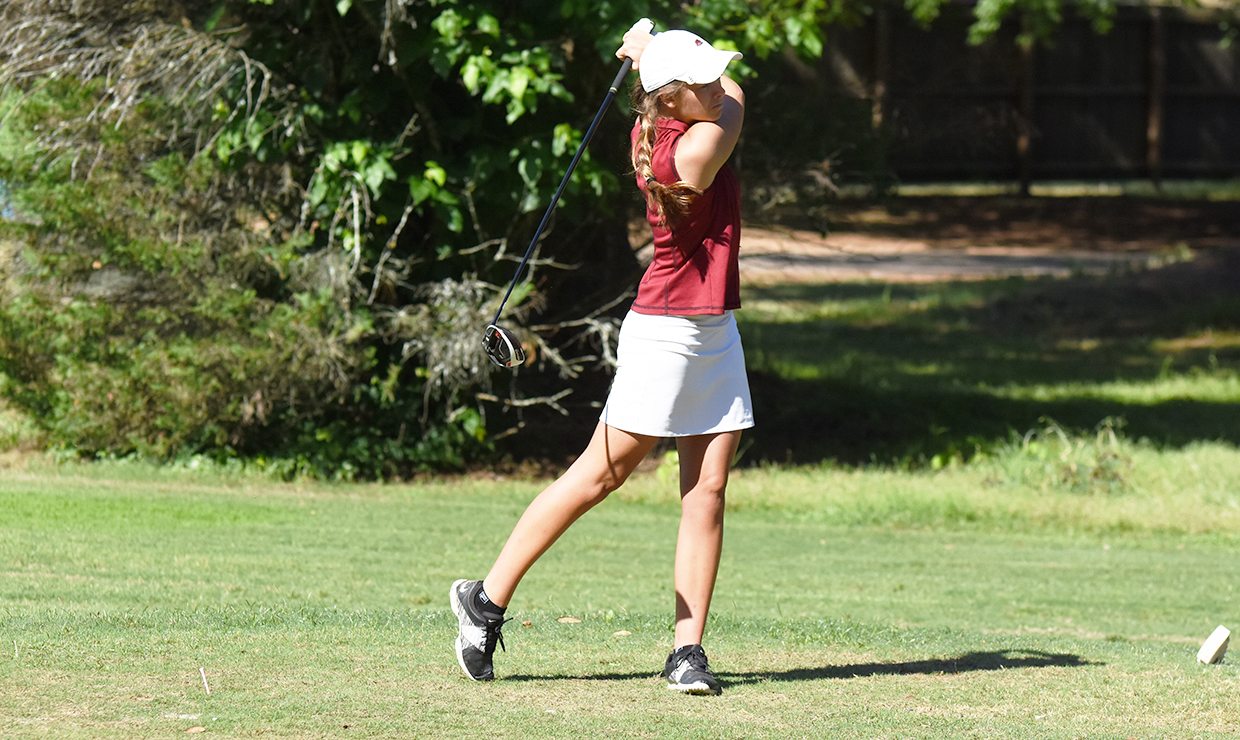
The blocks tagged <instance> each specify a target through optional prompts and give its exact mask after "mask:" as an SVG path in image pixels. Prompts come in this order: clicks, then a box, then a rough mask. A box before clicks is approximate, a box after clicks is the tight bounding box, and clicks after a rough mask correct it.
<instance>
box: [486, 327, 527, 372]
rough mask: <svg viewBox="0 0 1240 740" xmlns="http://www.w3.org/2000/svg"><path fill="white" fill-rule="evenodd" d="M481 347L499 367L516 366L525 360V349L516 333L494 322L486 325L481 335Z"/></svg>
mask: <svg viewBox="0 0 1240 740" xmlns="http://www.w3.org/2000/svg"><path fill="white" fill-rule="evenodd" d="M482 348H483V349H484V350H486V353H487V357H490V358H491V362H494V363H495V364H496V365H498V366H500V367H516V366H517V365H520V364H521V363H523V362H525V350H524V349H522V347H521V340H519V339H517V335H516V334H513V333H512V332H510V331H508V330H507V329H505V328H503V327H502V326H497V325H496V324H490V325H488V326H487V330H486V333H485V334H483V336H482Z"/></svg>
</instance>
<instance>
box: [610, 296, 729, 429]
mask: <svg viewBox="0 0 1240 740" xmlns="http://www.w3.org/2000/svg"><path fill="white" fill-rule="evenodd" d="M616 360H617V367H616V376H615V378H614V379H613V380H612V382H611V392H610V393H609V394H608V396H607V405H606V406H604V407H603V413H602V415H601V416H600V417H599V419H600V420H601V421H602V422H603V423H604V424H607V425H608V426H612V427H615V428H617V429H623V430H624V431H626V432H632V433H633V434H645V435H649V436H652V437H685V436H689V435H693V434H713V433H717V432H730V431H735V430H737V429H748V428H749V427H752V426H753V402H752V401H751V400H750V397H749V378H748V377H747V376H746V375H745V351H744V349H742V348H741V335H740V332H738V331H737V329H736V317H735V316H733V315H732V312H731V311H726V312H724V313H723V314H722V315H720V316H649V315H646V314H640V313H634V312H633V311H630V312H629V314H628V315H627V316H625V317H624V323H623V324H622V325H621V326H620V346H619V349H618V350H617V357H616Z"/></svg>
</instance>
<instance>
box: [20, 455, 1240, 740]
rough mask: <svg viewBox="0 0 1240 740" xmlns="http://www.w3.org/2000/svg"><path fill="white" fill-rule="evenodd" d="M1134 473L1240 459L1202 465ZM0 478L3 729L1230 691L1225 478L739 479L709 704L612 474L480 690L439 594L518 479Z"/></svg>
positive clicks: (704, 714)
mask: <svg viewBox="0 0 1240 740" xmlns="http://www.w3.org/2000/svg"><path fill="white" fill-rule="evenodd" d="M1194 454H1196V455H1197V456H1198V457H1195V458H1194V457H1193V455H1194ZM1202 456H1204V457H1202ZM1158 459H1159V460H1161V461H1162V463H1161V464H1162V465H1163V467H1164V469H1172V473H1174V467H1175V466H1176V465H1178V464H1183V465H1185V466H1187V467H1189V468H1191V467H1193V466H1197V467H1201V465H1202V464H1203V462H1205V461H1206V460H1207V459H1208V460H1211V461H1213V464H1215V465H1219V466H1228V464H1230V465H1229V467H1230V469H1231V470H1240V455H1237V453H1236V452H1235V451H1234V450H1231V449H1230V448H1226V447H1221V446H1220V447H1215V448H1211V449H1206V450H1198V451H1197V452H1196V453H1194V452H1192V451H1184V452H1176V453H1160V454H1159V455H1158ZM1149 464H1151V463H1149V462H1147V461H1146V459H1145V458H1143V457H1141V456H1140V455H1137V456H1136V458H1135V465H1136V466H1137V472H1138V473H1139V472H1140V469H1141V466H1142V465H1149ZM2 472H3V476H4V477H3V479H2V480H0V625H3V627H2V633H0V634H2V640H0V686H2V689H3V690H2V691H0V728H2V729H0V733H2V734H3V736H4V737H6V738H26V737H55V738H77V737H82V738H86V737H90V738H132V737H170V736H174V735H175V736H180V735H181V734H184V733H191V734H196V733H199V732H201V733H205V734H207V735H209V736H213V737H298V738H303V737H324V738H327V737H332V738H335V737H392V738H397V737H400V738H412V737H437V738H454V737H478V736H493V737H501V738H527V737H563V738H570V737H571V738H577V737H615V738H628V737H636V738H643V737H649V738H663V737H666V738H673V737H675V738H684V737H697V738H741V737H746V738H790V737H791V738H811V737H813V738H818V737H832V738H961V737H977V738H1081V737H1089V738H1141V739H1142V740H1144V739H1147V738H1234V737H1236V736H1237V733H1238V732H1240V672H1238V671H1237V669H1236V668H1235V665H1234V664H1233V663H1231V662H1227V663H1224V664H1222V665H1218V666H1201V665H1198V664H1197V663H1196V661H1195V655H1196V652H1197V648H1198V646H1199V645H1200V643H1201V641H1202V640H1204V639H1205V637H1206V636H1207V635H1208V634H1209V633H1210V631H1211V630H1213V629H1214V627H1215V626H1217V625H1218V624H1220V623H1222V624H1228V625H1229V626H1231V627H1232V628H1233V629H1235V628H1236V627H1237V626H1238V625H1240V598H1238V594H1237V589H1238V585H1240V558H1237V557H1236V554H1235V553H1236V545H1237V538H1236V536H1235V531H1236V529H1235V522H1236V514H1235V513H1234V510H1235V509H1236V503H1235V499H1234V497H1233V498H1231V499H1228V498H1226V497H1225V496H1222V497H1220V496H1219V495H1217V493H1216V489H1217V488H1218V486H1220V485H1229V484H1230V482H1231V478H1230V477H1227V478H1226V481H1225V482H1224V483H1220V482H1219V480H1216V479H1213V478H1212V479H1211V480H1210V481H1209V482H1208V484H1207V483H1199V486H1203V487H1201V488H1200V490H1198V489H1195V488H1193V487H1192V486H1191V485H1188V482H1187V481H1186V480H1185V479H1184V478H1183V477H1182V476H1181V478H1180V479H1181V481H1182V482H1184V483H1185V487H1186V488H1187V491H1186V492H1185V493H1183V494H1182V496H1181V497H1180V498H1177V499H1174V500H1173V505H1174V507H1177V509H1178V510H1184V512H1183V519H1182V520H1181V519H1177V518H1176V516H1174V515H1163V514H1160V513H1159V511H1160V510H1159V509H1157V508H1153V507H1156V506H1157V505H1160V504H1156V503H1155V499H1156V498H1158V499H1165V497H1160V496H1153V495H1151V496H1145V495H1144V494H1142V492H1141V491H1139V490H1137V491H1135V492H1129V493H1127V494H1122V495H1117V496H1113V497H1106V496H1102V497H1099V496H1088V495H1087V496H1082V495H1081V494H1074V493H1070V492H1068V493H1064V492H1059V493H1056V492H1048V491H1035V490H1023V489H1021V488H1019V486H995V485H994V484H993V483H987V482H986V481H987V480H988V476H991V475H992V473H987V472H985V471H979V470H975V469H974V468H972V467H965V468H958V469H954V470H948V471H942V472H939V473H892V472H882V471H873V472H865V471H842V470H832V469H822V470H817V469H815V470H808V469H800V470H790V471H779V470H770V469H766V470H750V471H741V472H739V473H738V474H737V478H736V481H735V483H734V486H733V488H734V491H735V495H734V496H733V498H732V502H733V503H732V508H733V510H732V511H730V512H729V514H728V522H727V534H726V545H725V554H724V562H723V565H722V569H721V575H720V580H719V586H718V589H717V592H716V601H715V605H714V609H713V618H712V622H711V624H710V628H709V634H708V638H707V642H708V644H707V649H708V652H709V655H710V657H711V661H712V664H713V667H714V668H715V669H716V671H717V672H718V673H719V674H720V677H721V679H722V680H723V682H724V686H725V690H724V694H723V696H722V697H719V698H703V697H684V696H679V695H675V694H672V692H669V691H667V690H666V689H665V688H664V684H663V681H662V679H661V678H659V677H658V671H659V670H660V669H661V667H662V661H663V658H664V657H665V655H666V652H667V650H668V649H669V647H670V640H671V610H672V607H671V604H672V593H671V587H670V581H671V555H672V548H673V540H674V536H675V529H676V524H677V518H678V511H677V508H676V507H675V504H674V501H673V495H672V493H671V491H670V490H669V489H670V487H671V485H672V484H671V483H670V482H669V481H668V479H667V477H666V476H660V475H654V474H644V475H643V476H641V477H640V478H639V479H636V480H634V481H631V485H630V486H629V487H628V488H626V489H624V491H623V492H622V493H624V495H617V496H613V498H612V499H611V500H609V501H607V502H606V503H604V504H603V505H601V506H600V507H599V508H598V509H596V510H595V511H594V512H591V514H589V515H588V516H587V517H586V518H584V519H583V520H582V521H581V522H579V524H578V525H577V526H576V527H575V528H574V529H573V530H571V531H570V532H569V534H568V535H566V536H565V538H564V539H563V540H561V542H560V543H558V544H557V545H556V546H555V547H554V548H553V549H552V550H551V552H550V553H548V555H547V556H546V557H545V558H544V559H543V560H542V561H540V562H539V563H538V564H537V565H536V566H535V568H534V570H532V571H531V573H530V574H529V576H528V577H527V579H526V581H525V582H524V583H523V585H522V589H521V590H520V591H519V592H518V595H517V597H516V600H515V601H514V603H513V605H512V608H511V609H510V612H509V613H510V616H512V617H514V621H512V622H510V623H509V624H508V625H507V627H506V628H505V635H506V642H507V652H501V653H497V660H496V665H497V673H498V674H499V676H500V679H499V680H498V681H495V682H493V683H490V684H477V683H472V682H470V681H468V680H466V679H465V678H464V677H463V676H462V674H461V673H460V671H459V669H458V667H457V665H456V660H455V656H454V654H453V652H452V648H451V642H452V639H453V638H454V636H455V632H456V626H455V621H454V619H453V617H452V615H451V613H450V611H449V610H448V608H447V599H446V595H447V590H448V586H449V584H451V582H452V581H453V580H454V579H455V578H458V577H481V575H483V574H484V573H485V571H486V569H487V567H488V566H489V565H490V562H491V560H492V558H493V557H494V555H495V553H496V552H497V551H498V548H499V546H500V545H501V544H502V541H503V539H504V537H505V536H506V535H507V532H508V530H509V529H510V527H511V525H512V523H513V522H514V521H515V518H516V517H517V516H518V515H519V514H520V512H521V510H522V509H523V507H524V505H525V503H526V502H527V501H528V500H529V499H530V498H531V497H532V496H533V495H534V494H535V493H537V491H538V489H539V485H538V484H537V483H533V482H509V481H474V480H469V479H461V480H456V481H452V482H436V483H433V484H428V485H423V486H395V485H389V486H343V485H342V486H330V487H329V486H317V485H313V484H305V485H296V484H289V485H279V484H269V483H263V482H254V481H244V480H231V481H230V480H222V481H221V480H218V479H210V478H208V477H205V476H194V475H190V474H174V473H171V472H167V471H162V472H160V471H145V472H144V471H143V470H141V469H138V468H137V467H136V466H135V467H134V468H133V470H130V469H127V468H126V467H125V466H114V467H110V468H109V467H107V466H94V467H90V466H68V467H64V468H60V469H56V468H46V469H35V468H25V469H20V470H14V469H8V470H5V471H2ZM1168 477H1171V478H1174V477H1175V476H1174V475H1168ZM1231 477H1234V474H1232V476H1231ZM1233 490H1234V489H1233ZM874 501H880V502H882V504H881V506H879V505H872V502H874ZM1082 501H1085V502H1086V503H1087V504H1088V505H1085V506H1083V505H1082V503H1081V502H1082ZM867 502H871V503H867ZM866 506H870V507H871V509H870V510H869V511H870V514H868V515H865V516H863V515H862V514H864V512H865V511H867V509H866V508H865V507H866ZM1188 509H1194V511H1192V512H1189V511H1188ZM883 511H887V512H890V513H889V514H888V515H886V517H885V518H884V515H883V514H882V512H883ZM910 511H912V512H919V511H920V512H922V513H921V514H918V515H916V516H914V518H913V519H910V518H909V515H908V512H910ZM1055 511H1058V512H1059V513H1058V514H1054V513H1053V512H1055ZM897 512H903V514H898V513H897ZM936 512H937V513H936ZM943 512H954V513H949V514H944V513H943ZM1048 512H1052V513H1048ZM1064 512H1072V513H1071V515H1069V514H1065V513H1064ZM1142 512H1145V513H1144V514H1143V513H1142ZM859 521H860V522H862V523H858V522H859ZM1116 522H1124V524H1123V525H1122V526H1117V525H1116V524H1115V523H1116ZM1202 522H1215V523H1216V524H1215V525H1214V526H1203V525H1202ZM562 617H573V618H575V619H579V620H581V621H580V622H573V621H566V622H561V621H559V619H560V618H562ZM208 689H209V692H208Z"/></svg>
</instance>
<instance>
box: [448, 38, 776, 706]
mask: <svg viewBox="0 0 1240 740" xmlns="http://www.w3.org/2000/svg"><path fill="white" fill-rule="evenodd" d="M616 56H617V57H619V58H624V57H628V58H630V59H632V60H634V64H633V68H634V69H635V70H637V71H638V72H639V73H640V77H641V81H640V85H636V86H634V89H633V104H634V105H633V107H634V110H635V112H636V113H637V122H636V124H635V125H634V127H633V134H632V144H633V146H632V157H633V167H634V170H635V172H636V179H637V185H638V187H639V188H640V189H641V190H642V192H643V194H644V195H645V198H646V204H647V209H646V216H647V219H648V220H649V222H650V225H651V227H652V228H653V230H654V260H653V261H652V262H651V264H650V266H649V268H648V269H647V270H646V273H645V275H644V276H643V278H642V280H641V283H640V285H639V286H638V289H637V297H636V299H635V300H634V301H633V304H632V307H631V309H630V311H629V313H628V315H627V316H626V317H625V319H624V323H623V325H622V326H621V329H620V339H619V348H618V354H617V357H618V367H617V369H616V376H615V379H614V380H613V382H612V387H611V391H610V394H609V395H608V398H607V403H606V406H605V407H604V409H603V413H602V415H601V417H600V419H599V423H598V426H597V427H596V428H595V430H594V435H593V437H592V438H591V440H590V443H589V445H588V446H587V447H586V449H585V452H583V453H582V455H581V457H579V458H578V459H577V460H576V461H575V462H574V463H573V464H572V465H571V466H570V467H569V468H568V470H567V471H565V473H564V474H563V475H562V476H561V477H560V478H559V479H557V480H556V481H555V482H554V483H552V484H551V485H550V486H548V487H547V488H546V489H545V490H544V491H543V492H542V493H540V494H539V495H538V497H537V498H535V499H534V501H532V502H531V503H530V505H529V507H528V508H527V509H526V510H525V513H524V514H523V515H522V516H521V519H520V520H519V521H518V522H517V525H516V527H515V528H514V529H513V531H512V534H511V535H510V536H509V538H508V541H507V543H506V544H505V545H504V548H503V550H501V551H500V554H499V557H498V558H497V559H496V561H495V565H494V566H492V567H491V571H490V572H489V573H488V574H487V576H486V579H485V580H483V581H470V580H464V579H462V580H459V581H457V582H456V583H454V584H453V585H452V590H451V603H452V611H453V612H454V613H455V614H456V615H457V618H458V619H459V621H460V634H459V636H458V637H457V639H456V655H457V659H458V661H459V662H460V664H461V668H462V669H464V671H465V673H466V674H467V675H468V676H469V677H470V678H472V679H474V680H487V679H491V678H493V677H494V673H493V670H492V663H491V661H492V656H493V654H494V652H495V645H496V643H497V642H498V643H499V644H500V646H501V647H502V646H503V639H502V637H501V635H500V629H501V627H502V626H503V623H504V621H505V620H504V611H505V607H507V605H508V603H509V602H510V600H511V599H512V595H513V591H515V590H516V588H517V584H518V583H519V582H520V581H521V578H522V576H524V575H525V573H526V571H527V570H529V568H530V566H531V565H533V564H534V561H536V560H537V559H538V558H539V557H540V556H541V555H542V554H543V553H544V552H546V551H547V548H549V547H551V545H552V543H554V542H555V541H556V539H557V538H559V536H560V535H561V534H563V533H564V532H565V531H566V530H567V529H568V527H569V526H570V525H571V524H572V523H573V522H575V521H576V520H577V519H578V517H580V516H581V515H582V514H584V513H586V512H587V511H589V510H590V508H591V507H593V506H595V505H596V504H598V503H599V502H601V501H602V500H603V499H605V498H606V497H607V495H608V494H609V493H611V492H612V491H614V490H616V489H617V488H619V487H620V485H621V484H622V483H624V481H625V479H626V478H628V476H629V474H630V473H632V472H633V470H634V469H635V468H636V467H637V464H638V463H639V462H641V460H642V458H643V457H645V456H646V453H648V452H649V451H650V449H651V448H652V447H653V446H654V444H655V442H656V441H657V440H658V439H659V438H660V437H675V438H676V448H677V450H678V452H679V456H680V497H681V517H680V530H679V534H678V536H677V539H676V561H675V569H674V580H675V589H676V633H675V643H674V645H673V651H672V653H671V654H670V655H669V656H668V658H667V661H666V664H665V667H664V671H663V675H664V676H666V678H667V681H668V688H670V689H673V690H675V691H681V692H686V693H692V694H718V693H719V692H720V686H719V682H718V681H717V680H716V679H715V677H714V675H712V673H711V670H710V666H709V665H708V664H707V661H706V654H705V653H704V652H703V650H702V644H701V643H702V634H703V632H704V630H705V627H706V615H707V611H708V610H709V609H710V600H711V594H712V593H713V591H714V588H715V576H716V574H717V573H718V570H719V554H720V551H721V549H722V547H723V508H724V489H725V488H726V486H727V482H728V469H729V467H730V466H731V463H732V459H733V457H734V456H735V454H736V448H737V444H738V442H739V441H740V435H741V430H742V429H745V428H748V427H751V426H753V413H752V410H751V403H750V396H749V383H748V380H747V378H746V376H745V357H744V353H743V350H742V349H741V341H740V335H739V334H738V333H737V329H736V320H735V318H734V317H733V315H732V311H733V309H736V308H739V307H740V279H739V274H738V269H737V249H738V247H739V245H740V228H741V225H740V188H739V186H738V183H737V179H736V175H735V173H734V172H733V171H732V169H731V167H729V166H728V165H727V164H726V162H727V160H728V157H729V156H731V154H732V149H733V148H734V147H735V146H736V141H737V138H738V137H739V136H740V132H741V123H742V122H743V120H744V113H745V96H744V93H743V92H742V91H741V88H740V87H739V86H738V85H737V84H736V83H735V82H733V81H732V80H731V79H729V78H728V77H726V76H724V74H723V72H724V69H725V68H726V67H727V65H728V63H729V62H731V61H733V60H735V59H739V58H740V56H741V55H740V54H739V53H737V52H730V51H722V50H718V49H715V48H713V47H712V46H711V45H710V44H708V43H707V42H706V41H704V40H703V39H701V38H699V37H698V36H696V35H694V34H692V33H689V32H687V31H667V32H665V33H661V34H659V35H657V36H651V35H650V34H648V33H645V32H642V31H630V32H629V33H627V34H625V37H624V43H623V45H622V46H621V47H620V49H619V50H618V51H617V52H616Z"/></svg>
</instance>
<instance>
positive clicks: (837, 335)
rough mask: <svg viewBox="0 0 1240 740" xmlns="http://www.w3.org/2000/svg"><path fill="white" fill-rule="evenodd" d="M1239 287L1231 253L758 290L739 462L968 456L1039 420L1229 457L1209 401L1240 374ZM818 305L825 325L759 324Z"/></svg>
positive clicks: (1222, 421) (748, 334) (1223, 408)
mask: <svg viewBox="0 0 1240 740" xmlns="http://www.w3.org/2000/svg"><path fill="white" fill-rule="evenodd" d="M1238 275H1240V251H1235V250H1221V251H1219V252H1217V253H1214V254H1211V255H1208V256H1205V257H1201V258H1199V259H1198V260H1196V261H1194V262H1191V263H1184V264H1177V265H1172V266H1169V267H1164V268H1161V269H1157V270H1146V271H1140V272H1136V273H1132V274H1118V275H1111V276H1106V277H1077V278H1072V279H1067V280H1049V279H1048V280H1021V279H1011V280H1000V281H990V282H985V283H967V284H966V283H937V284H924V285H882V284H869V285H864V284H842V285H780V286H773V287H770V288H751V289H749V291H748V292H749V295H748V298H747V299H752V300H753V303H754V304H757V306H758V308H757V310H756V311H755V312H754V313H753V314H751V315H750V316H749V317H745V316H744V314H743V312H742V313H741V314H738V318H739V319H740V320H741V322H742V326H741V334H742V337H743V338H744V342H745V351H746V357H747V359H748V360H749V367H750V370H751V372H750V386H751V389H752V392H753V396H754V416H755V420H756V421H757V426H756V427H755V428H754V429H753V431H752V432H747V434H746V438H747V441H748V444H749V447H748V449H747V450H746V452H745V457H744V459H743V461H742V463H743V464H754V463H758V462H763V461H768V462H773V463H797V464H813V463H817V462H821V461H823V460H833V461H835V462H837V463H842V464H848V465H853V464H867V463H872V462H878V463H890V462H905V463H914V464H915V463H917V462H919V461H922V460H926V459H929V458H932V457H934V456H936V455H942V454H948V455H960V456H962V457H964V458H968V457H970V456H971V455H972V454H973V453H974V452H975V451H977V450H979V449H981V450H985V449H986V448H987V447H988V446H991V445H994V444H995V443H1002V442H1007V441H1009V440H1011V438H1012V436H1013V434H1017V435H1019V434H1024V433H1025V432H1027V431H1029V430H1031V429H1035V428H1040V427H1042V426H1044V421H1043V420H1044V419H1053V420H1054V421H1055V422H1057V423H1058V424H1060V425H1062V426H1064V427H1065V428H1071V429H1079V430H1090V429H1093V428H1095V427H1096V426H1097V425H1098V424H1099V423H1100V422H1102V421H1103V420H1104V419H1107V418H1112V419H1122V421H1123V427H1122V431H1123V434H1124V435H1126V436H1127V437H1129V438H1133V439H1141V438H1145V439H1148V440H1149V441H1150V442H1152V443H1153V444H1155V445H1159V446H1169V447H1180V446H1184V445H1187V444H1191V443H1192V442H1195V441H1224V442H1229V443H1232V444H1240V414H1237V413H1236V408H1237V404H1236V403H1235V402H1233V401H1232V400H1231V399H1230V398H1229V397H1228V394H1229V393H1230V392H1228V393H1223V394H1222V395H1221V396H1220V395H1219V394H1218V392H1217V389H1218V387H1221V386H1224V385H1225V384H1227V383H1229V382H1232V381H1234V380H1235V378H1236V377H1237V376H1238V375H1240V338H1238V337H1237V333H1238V332H1240V295H1238V294H1237V293H1236V292H1235V290H1234V283H1235V277H1236V276H1238ZM781 307H784V308H781ZM787 307H792V308H791V309H788V308H787ZM817 307H830V310H821V312H820V313H821V315H822V316H824V318H821V319H811V320H804V319H802V320H792V321H788V320H783V321H781V320H778V319H766V318H764V314H763V313H762V312H763V311H765V310H770V311H774V312H776V313H778V312H779V311H781V310H784V311H789V312H790V314H791V315H793V316H796V315H797V314H798V312H809V313H810V314H811V315H812V314H813V312H814V311H815V310H816V309H817ZM1168 382H1173V383H1178V384H1179V386H1182V387H1179V386H1177V390H1176V392H1175V393H1168V392H1167V391H1165V390H1162V391H1160V390H1158V388H1159V386H1160V384H1161V385H1162V386H1163V387H1164V388H1165V387H1166V384H1167V383H1168ZM1211 383H1213V384H1214V385H1213V386H1211V385H1210V384H1211ZM1104 386H1110V387H1111V389H1112V390H1100V389H1102V388H1103V387H1104ZM1116 386H1121V387H1124V388H1125V390H1124V392H1123V394H1119V393H1117V392H1116V391H1114V388H1115V387H1116ZM1210 387H1213V388H1214V389H1215V391H1214V398H1219V399H1220V400H1213V399H1212V398H1210V395H1211V394H1210V392H1200V389H1201V388H1210ZM1186 389H1187V390H1186ZM1047 390H1050V391H1051V392H1050V393H1049V395H1048V394H1047V393H1046V391H1047ZM1191 391H1197V392H1198V397H1196V398H1193V397H1191ZM1160 394H1161V395H1160ZM1121 395H1122V399H1123V400H1120V397H1119V396H1121ZM1172 396H1179V397H1172ZM1186 396H1190V397H1186Z"/></svg>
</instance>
